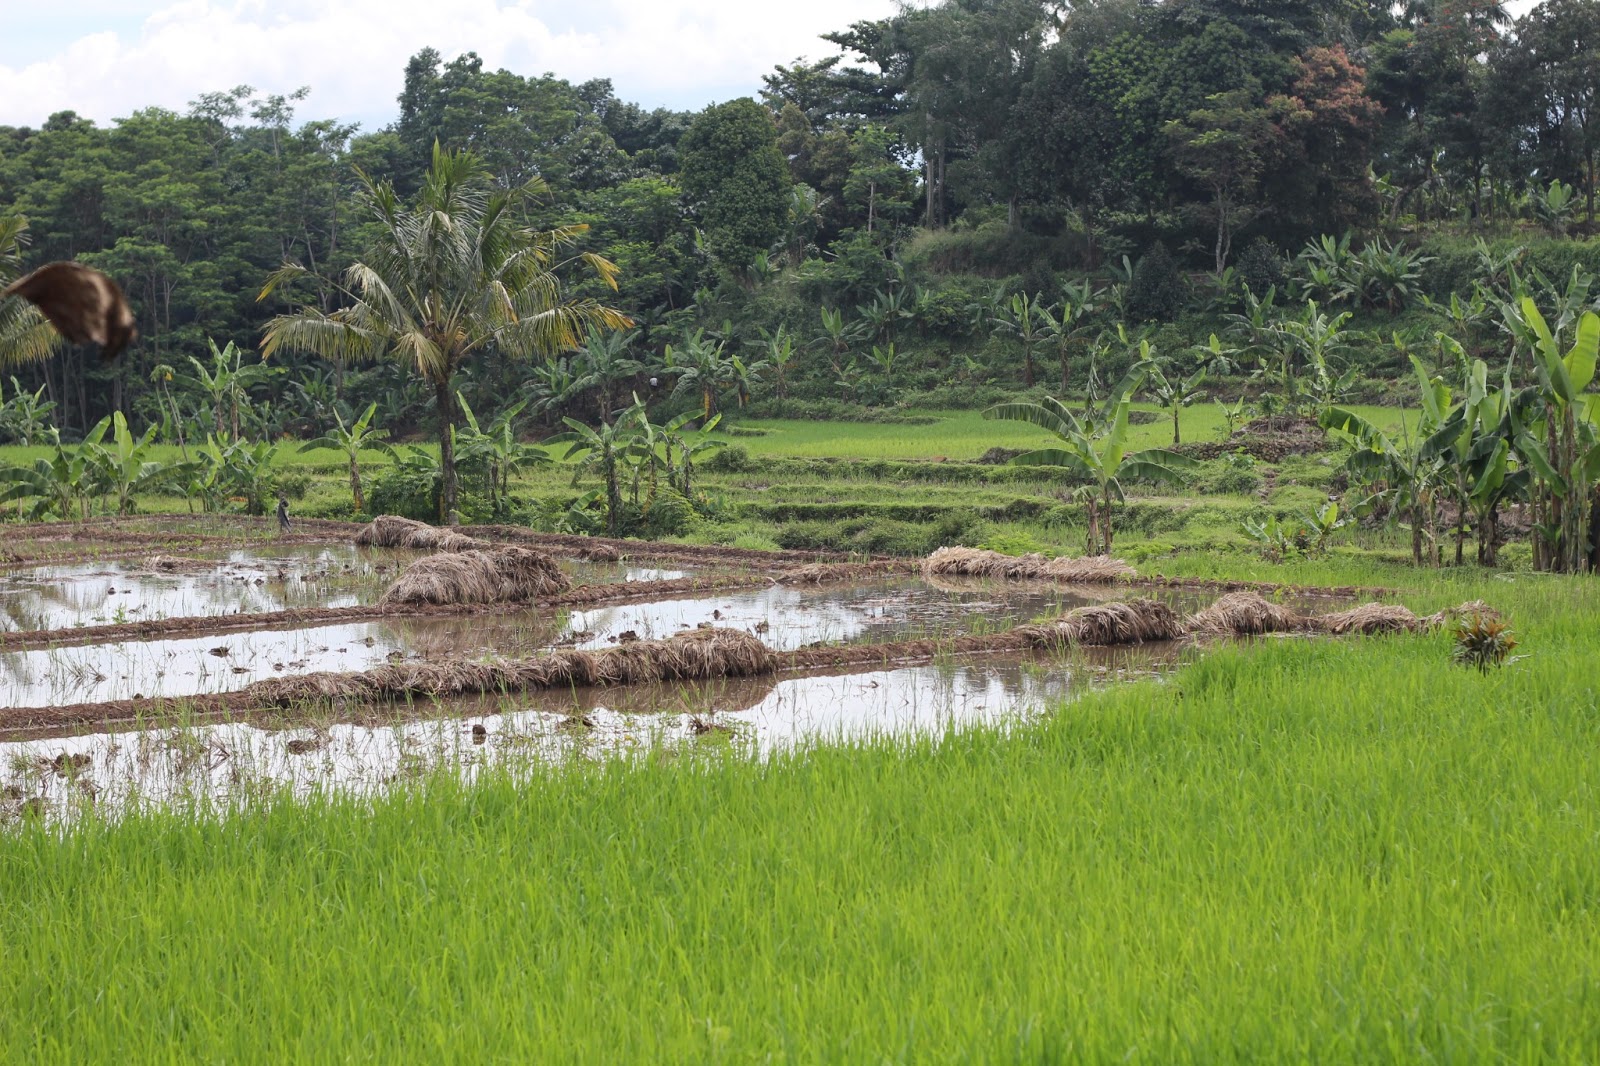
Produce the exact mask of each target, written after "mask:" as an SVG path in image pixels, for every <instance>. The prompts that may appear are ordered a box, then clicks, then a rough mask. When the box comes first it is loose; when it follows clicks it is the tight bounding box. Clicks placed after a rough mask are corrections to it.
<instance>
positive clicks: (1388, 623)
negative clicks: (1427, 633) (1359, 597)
mask: <svg viewBox="0 0 1600 1066" xmlns="http://www.w3.org/2000/svg"><path fill="white" fill-rule="evenodd" d="M1422 625H1423V624H1422V622H1421V621H1420V620H1418V618H1417V616H1416V615H1414V614H1412V613H1411V612H1410V611H1409V610H1407V609H1406V608H1404V607H1401V606H1399V605H1398V604H1391V603H1363V604H1362V605H1361V606H1360V607H1352V608H1350V610H1348V611H1337V612H1335V613H1333V614H1325V615H1323V616H1322V617H1320V618H1318V619H1317V627H1318V628H1319V629H1321V630H1323V631H1324V632H1327V633H1332V634H1333V635H1334V636H1336V637H1342V636H1345V635H1346V634H1349V633H1412V632H1415V631H1416V630H1418V629H1421V628H1422Z"/></svg>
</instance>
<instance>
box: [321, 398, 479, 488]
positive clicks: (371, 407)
mask: <svg viewBox="0 0 1600 1066" xmlns="http://www.w3.org/2000/svg"><path fill="white" fill-rule="evenodd" d="M462 407H463V408H464V407H466V401H464V400H463V401H462ZM377 412H378V405H377V404H376V403H370V404H368V405H367V409H366V410H365V411H363V412H362V414H361V417H360V418H358V419H356V420H355V421H354V422H353V423H351V424H350V425H348V426H347V425H345V422H344V416H343V415H342V414H340V413H339V412H338V410H337V409H335V410H334V411H333V418H334V422H335V423H336V427H335V428H334V429H333V431H332V432H330V433H327V434H325V435H323V436H321V437H318V438H317V439H316V440H311V441H307V442H306V443H304V444H302V445H301V446H300V451H301V452H302V453H304V452H309V451H314V450H315V449H317V448H331V449H332V450H334V451H339V452H343V453H344V455H345V458H346V459H347V460H348V461H349V463H350V498H351V500H352V502H353V503H354V504H355V509H356V513H357V514H360V513H361V512H363V511H365V510H366V509H367V499H366V495H365V494H364V493H363V492H362V491H361V452H362V451H363V450H366V451H373V452H380V453H382V454H384V455H387V456H389V457H390V458H393V457H394V447H393V446H392V445H391V444H390V443H389V432H388V430H384V429H379V428H378V427H377V426H375V425H373V424H372V418H373V416H374V415H375V414H377Z"/></svg>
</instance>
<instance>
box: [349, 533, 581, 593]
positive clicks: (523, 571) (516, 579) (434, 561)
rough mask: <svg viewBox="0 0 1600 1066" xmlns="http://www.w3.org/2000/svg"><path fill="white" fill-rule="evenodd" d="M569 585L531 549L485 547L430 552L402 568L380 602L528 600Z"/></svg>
mask: <svg viewBox="0 0 1600 1066" xmlns="http://www.w3.org/2000/svg"><path fill="white" fill-rule="evenodd" d="M571 586H572V582H571V581H570V580H569V579H568V578H567V575H566V574H564V573H562V572H561V568H560V567H558V566H557V565H556V564H555V561H554V560H553V559H551V558H550V557H549V556H548V555H546V554H544V553H543V552H537V551H534V550H533V549H532V548H510V547H505V548H490V549H489V550H488V551H460V552H455V553H453V554H451V553H446V554H440V555H430V556H428V557H427V558H425V559H418V560H417V561H416V562H414V563H412V564H411V565H410V566H408V567H406V570H405V573H403V574H401V575H400V577H399V578H398V579H397V580H396V581H395V583H394V584H393V585H390V586H389V589H388V591H387V592H385V593H384V594H383V599H382V600H381V601H379V602H381V603H384V604H396V603H440V604H459V603H501V602H505V601H508V600H531V599H534V598H536V597H539V596H548V595H550V594H552V593H556V592H565V591H566V590H567V589H568V588H570V587H571Z"/></svg>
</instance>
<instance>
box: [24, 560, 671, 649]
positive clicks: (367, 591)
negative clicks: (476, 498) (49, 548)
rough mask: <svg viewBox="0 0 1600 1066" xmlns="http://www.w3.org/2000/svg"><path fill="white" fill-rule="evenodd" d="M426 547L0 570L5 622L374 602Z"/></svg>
mask: <svg viewBox="0 0 1600 1066" xmlns="http://www.w3.org/2000/svg"><path fill="white" fill-rule="evenodd" d="M424 554H426V553H424V552H413V551H400V550H392V549H380V550H374V549H364V548H356V547H354V546H350V545H317V546H311V547H284V548H280V549H276V550H272V551H253V550H250V551H247V550H239V551H232V552H227V553H225V554H223V555H220V556H216V557H206V556H203V555H197V554H191V555H182V556H177V555H167V556H160V555H155V554H152V555H151V556H150V557H149V558H146V559H141V560H118V561H111V560H108V561H102V562H93V563H78V564H69V565H62V566H41V567H36V568H34V569H32V570H23V571H13V572H11V573H8V574H5V575H0V631H26V630H37V629H69V628H75V627H81V626H97V625H116V624H120V623H125V622H148V621H153V620H156V619H162V618H188V617H216V616H219V615H229V614H248V613H254V612H258V611H283V610H289V609H292V608H299V607H355V606H360V605H363V604H370V603H376V602H377V601H378V599H379V597H380V596H382V595H383V591H384V589H386V588H388V587H389V584H390V583H391V582H392V581H393V580H394V579H395V577H397V576H398V575H399V573H400V571H401V570H403V569H404V568H405V566H406V564H407V563H409V562H411V561H412V560H414V559H418V558H421V557H422V556H423V555H424ZM558 562H559V563H560V565H561V568H562V569H563V570H564V571H566V573H567V575H568V576H569V577H571V578H572V581H573V583H574V584H605V583H610V582H621V581H664V580H669V579H672V578H680V577H687V576H689V574H690V572H689V571H686V570H666V569H660V568H653V567H643V566H634V565H631V564H629V563H625V562H587V561H583V560H576V559H563V560H558Z"/></svg>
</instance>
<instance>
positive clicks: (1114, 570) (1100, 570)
mask: <svg viewBox="0 0 1600 1066" xmlns="http://www.w3.org/2000/svg"><path fill="white" fill-rule="evenodd" d="M1036 576H1038V577H1042V578H1047V579H1049V580H1051V581H1066V582H1070V583H1072V584H1078V585H1109V584H1111V583H1112V582H1113V581H1128V580H1131V579H1132V578H1134V577H1136V576H1137V571H1135V570H1134V569H1133V567H1131V566H1129V565H1128V564H1127V563H1125V562H1123V561H1122V560H1121V559H1113V558H1112V557H1111V556H1109V555H1086V556H1084V557H1083V558H1081V559H1068V558H1067V557H1065V556H1062V557H1060V558H1057V559H1049V560H1046V562H1045V564H1044V565H1043V566H1042V567H1040V568H1039V573H1038V574H1037V575H1036Z"/></svg>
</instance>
